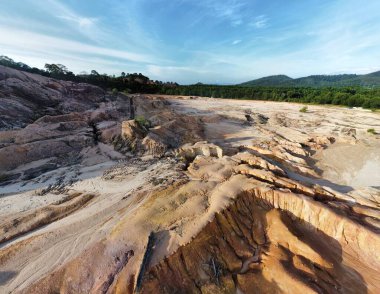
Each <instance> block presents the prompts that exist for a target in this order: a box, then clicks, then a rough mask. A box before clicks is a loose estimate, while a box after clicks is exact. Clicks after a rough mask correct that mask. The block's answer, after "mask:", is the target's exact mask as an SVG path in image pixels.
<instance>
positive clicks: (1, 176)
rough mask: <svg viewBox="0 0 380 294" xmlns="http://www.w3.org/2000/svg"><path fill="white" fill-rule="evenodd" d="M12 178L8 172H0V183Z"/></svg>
mask: <svg viewBox="0 0 380 294" xmlns="http://www.w3.org/2000/svg"><path fill="white" fill-rule="evenodd" d="M10 179H11V176H10V175H8V174H0V183H4V182H6V181H8V180H10Z"/></svg>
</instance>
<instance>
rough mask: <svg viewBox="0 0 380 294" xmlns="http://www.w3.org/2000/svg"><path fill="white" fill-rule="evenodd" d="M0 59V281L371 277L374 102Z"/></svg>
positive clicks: (348, 281) (330, 289)
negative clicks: (249, 96)
mask: <svg viewBox="0 0 380 294" xmlns="http://www.w3.org/2000/svg"><path fill="white" fill-rule="evenodd" d="M0 70H1V75H0V93H1V96H0V106H1V111H2V112H1V113H2V124H1V128H2V131H0V175H1V180H0V181H1V186H0V194H1V196H0V232H1V234H0V292H2V293H3V292H4V293H11V292H15V293H17V292H21V293H58V292H60V293H134V292H140V293H315V292H316V293H378V292H379V291H380V278H379V277H380V275H379V272H380V237H379V231H380V222H379V219H380V213H379V201H380V192H379V191H380V190H379V189H380V188H379V186H380V178H379V177H380V151H379V150H380V137H379V135H376V134H370V133H368V132H367V129H370V128H374V129H375V130H376V131H378V132H379V131H380V115H379V114H378V113H376V112H370V111H366V110H362V109H347V108H338V107H322V106H309V107H308V111H307V112H306V113H301V112H299V109H300V108H301V105H298V104H290V103H276V102H262V101H243V100H227V99H223V100H222V99H211V98H199V97H170V96H154V95H129V96H126V95H123V94H117V95H111V94H109V93H106V92H104V91H103V90H101V89H100V88H97V87H93V86H88V85H85V84H75V83H71V82H62V81H55V80H52V79H49V78H45V77H40V76H36V75H32V74H25V73H20V72H18V71H15V70H10V69H5V68H0ZM18 85H22V89H21V90H20V89H19V86H18ZM30 89H34V90H33V91H31V90H30ZM39 89H43V90H41V92H40V91H39ZM25 93H26V94H25ZM41 93H43V95H42V94H41ZM41 97H42V98H41ZM41 99H44V100H43V101H42V102H41ZM68 101H69V102H70V103H69V102H68ZM46 105H48V107H46ZM37 110H38V111H37ZM11 111H12V115H8V114H10V113H11ZM3 113H4V114H7V115H4V116H3ZM31 113H32V114H33V115H34V116H32V115H31ZM26 114H28V115H29V114H30V115H29V116H26ZM21 117H22V118H23V119H20V118H21Z"/></svg>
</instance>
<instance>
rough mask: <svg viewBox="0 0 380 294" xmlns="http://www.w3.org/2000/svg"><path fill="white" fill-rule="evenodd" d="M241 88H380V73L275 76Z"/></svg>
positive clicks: (251, 82) (254, 81) (255, 81)
mask: <svg viewBox="0 0 380 294" xmlns="http://www.w3.org/2000/svg"><path fill="white" fill-rule="evenodd" d="M239 86H247V87H252V86H268V87H315V88H318V87H346V86H361V87H380V71H377V72H373V73H370V74H366V75H356V74H343V75H312V76H308V77H303V78H298V79H292V78H290V77H288V76H286V75H275V76H269V77H264V78H260V79H256V80H252V81H248V82H245V83H242V84H239Z"/></svg>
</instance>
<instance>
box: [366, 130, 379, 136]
mask: <svg viewBox="0 0 380 294" xmlns="http://www.w3.org/2000/svg"><path fill="white" fill-rule="evenodd" d="M367 133H370V134H372V135H376V134H377V133H376V131H375V129H368V130H367Z"/></svg>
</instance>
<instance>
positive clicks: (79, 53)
mask: <svg viewBox="0 0 380 294" xmlns="http://www.w3.org/2000/svg"><path fill="white" fill-rule="evenodd" d="M0 55H6V56H9V57H11V58H13V59H14V60H16V61H21V62H24V63H26V64H28V65H31V66H36V67H39V68H43V67H44V64H45V63H59V64H64V65H66V66H67V67H68V68H69V69H70V70H71V71H73V72H74V73H80V72H82V71H86V72H90V71H91V70H93V69H94V70H97V71H98V72H99V73H107V74H115V75H120V73H121V72H122V71H124V72H127V73H134V72H141V73H143V74H145V75H147V76H149V77H150V78H151V79H153V80H161V81H175V82H178V83H181V84H190V83H196V82H203V83H217V84H232V83H239V82H244V81H248V80H252V79H255V78H260V77H263V76H268V75H276V74H286V75H288V76H290V77H293V78H296V77H301V76H307V75H311V74H340V73H357V74H365V73H369V72H373V71H377V70H380V1H379V0H365V1H364V0H363V1H361V0H271V1H269V0H265V1H264V0H124V1H122V0H0Z"/></svg>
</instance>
